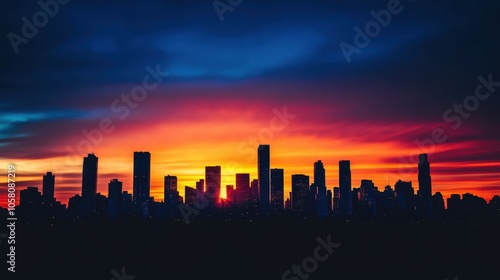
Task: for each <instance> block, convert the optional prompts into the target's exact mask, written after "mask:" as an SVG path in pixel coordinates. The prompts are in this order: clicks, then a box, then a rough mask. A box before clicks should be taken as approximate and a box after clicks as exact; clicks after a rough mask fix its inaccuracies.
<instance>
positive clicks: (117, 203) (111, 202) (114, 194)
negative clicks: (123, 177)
mask: <svg viewBox="0 0 500 280" xmlns="http://www.w3.org/2000/svg"><path fill="white" fill-rule="evenodd" d="M122 189H123V183H122V182H120V181H118V179H112V180H111V181H110V182H109V184H108V217H110V218H118V217H119V216H120V210H121V205H122V203H121V201H122Z"/></svg>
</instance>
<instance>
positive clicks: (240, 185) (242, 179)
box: [236, 173, 251, 204]
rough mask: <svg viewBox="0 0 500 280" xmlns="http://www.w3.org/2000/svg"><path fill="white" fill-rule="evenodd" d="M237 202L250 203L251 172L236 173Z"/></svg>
mask: <svg viewBox="0 0 500 280" xmlns="http://www.w3.org/2000/svg"><path fill="white" fill-rule="evenodd" d="M236 194H237V195H236V203H237V204H241V203H248V202H249V201H250V198H251V195H250V174H248V173H239V174H236Z"/></svg>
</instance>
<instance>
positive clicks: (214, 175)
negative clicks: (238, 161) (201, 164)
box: [205, 166, 221, 206]
mask: <svg viewBox="0 0 500 280" xmlns="http://www.w3.org/2000/svg"><path fill="white" fill-rule="evenodd" d="M205 190H206V193H207V197H208V199H209V201H210V202H211V205H212V206H215V205H218V204H219V202H220V190H221V167H220V166H206V167H205Z"/></svg>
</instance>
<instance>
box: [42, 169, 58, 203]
mask: <svg viewBox="0 0 500 280" xmlns="http://www.w3.org/2000/svg"><path fill="white" fill-rule="evenodd" d="M54 188H55V176H54V175H53V174H52V172H47V174H45V175H43V183H42V190H43V198H44V200H45V201H47V202H52V201H53V200H54V199H55V197H54Z"/></svg>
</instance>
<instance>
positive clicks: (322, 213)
mask: <svg viewBox="0 0 500 280" xmlns="http://www.w3.org/2000/svg"><path fill="white" fill-rule="evenodd" d="M314 185H315V188H314V189H316V194H315V198H316V212H317V213H318V216H319V217H326V216H327V215H328V201H327V197H326V176H325V167H324V165H323V163H322V162H321V160H318V161H317V162H315V163H314Z"/></svg>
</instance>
